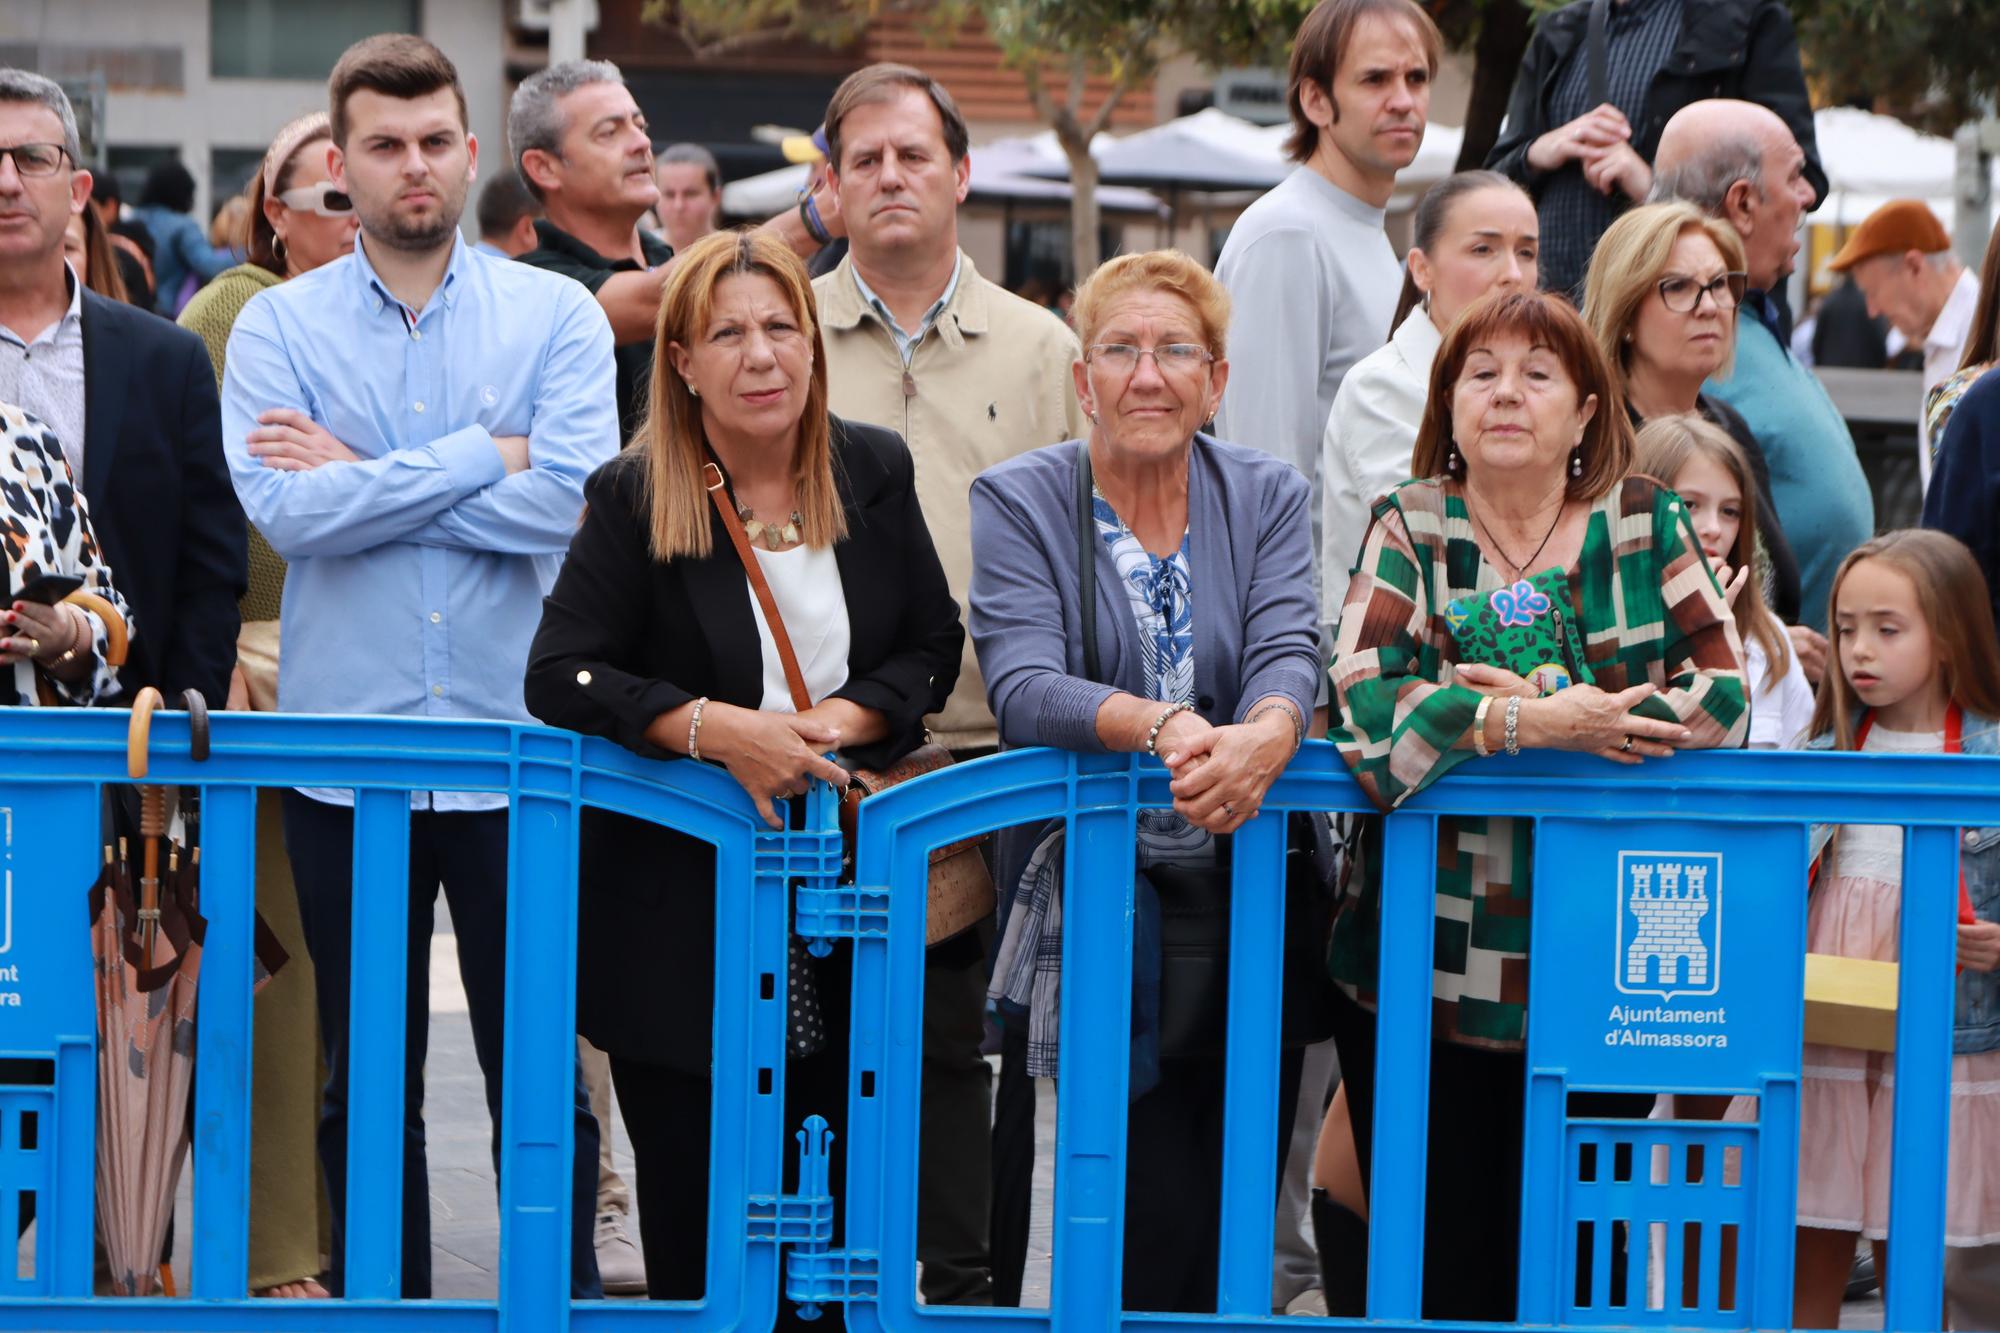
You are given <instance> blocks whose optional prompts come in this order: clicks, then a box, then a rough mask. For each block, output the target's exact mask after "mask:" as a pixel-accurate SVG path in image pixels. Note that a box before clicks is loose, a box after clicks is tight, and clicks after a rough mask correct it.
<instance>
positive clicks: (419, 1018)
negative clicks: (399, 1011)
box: [285, 791, 603, 1300]
mask: <svg viewBox="0 0 2000 1333" xmlns="http://www.w3.org/2000/svg"><path fill="white" fill-rule="evenodd" d="M285 845H286V848H287V850H288V851H289V852H290V853H291V858H292V876H293V879H294V880H295V881H296V883H297V885H298V893H299V915H300V917H301V918H302V921H303V924H304V927H305V938H306V951H307V952H308V953H310V954H311V955H312V960H313V971H314V974H315V982H316V991H317V998H318V1001H319V1030H320V1041H321V1044H322V1045H323V1047H324V1048H325V1052H326V1063H327V1070H328V1074H327V1082H326V1089H325V1093H324V1096H323V1099H322V1101H321V1105H320V1119H319V1159H320V1164H321V1166H322V1167H323V1168H324V1169H325V1172H326V1189H327V1199H328V1203H329V1204H330V1205H331V1211H332V1214H333V1255H332V1266H331V1268H330V1269H329V1270H328V1273H327V1288H328V1290H330V1291H332V1292H333V1293H334V1294H335V1295H340V1294H341V1293H342V1289H343V1285H344V1278H345V1273H344V1253H345V1241H346V1210H347V1071H348V1059H349V1053H350V1046H349V1038H350V1033H349V1031H348V1012H347V1011H348V997H349V989H350V986H351V985H352V973H353V921H354V917H353V897H354V892H353V889H354V886H353V878H354V811H353V810H351V809H349V808H347V807H345V806H338V805H328V804H326V803H325V802H322V801H315V800H312V799H311V798H310V797H306V796H302V795H300V794H299V793H298V792H295V791H288V792H286V793H285ZM440 885H442V886H443V889H444V894H445V901H446V902H447V903H448V904H449V905H450V908H451V919H452V928H453V929H454V931H456V933H457V944H458V974H459V978H460V980H461V981H462V982H463V983H464V986H465V1001H466V1008H467V1010H468V1011H469V1014H470V1017H471V1020H472V1045H473V1050H474V1052H475V1053H476V1054H477V1055H478V1057H479V1070H480V1073H481V1074H482V1075H483V1076H484V1077H485V1082H486V1109H487V1111H488V1113H489V1114H490V1115H491V1116H492V1119H493V1140H492V1149H493V1154H494V1175H495V1181H496V1184H497V1181H498V1176H499V1152H500V1075H501V1049H502V1047H501V1040H502V1021H503V1016H504V1013H505V997H506V959H507V812H506V811H504V810H482V811H458V812H447V813H439V812H434V811H428V810H418V811H412V812H411V815H410V920H409V953H408V959H409V964H408V968H409V972H408V977H409V986H408V1005H407V1008H406V1009H405V1026H404V1032H403V1043H404V1046H403V1051H404V1060H403V1288H402V1290H403V1296H404V1297H405V1298H406V1299H423V1298H427V1297H429V1296H430V1294H431V1210H430V1166H429V1159H428V1157H427V1155H426V1152H425V1149H424V1055H425V1052H426V1050H427V1049H428V1047H429V1044H430V953H431V928H432V925H433V922H434V919H435V913H436V904H437V893H438V888H439V886H440ZM572 1083H573V1085H574V1086H573V1088H572V1097H573V1100H574V1102H575V1105H576V1117H575V1119H576V1131H575V1133H576V1154H575V1160H574V1163H573V1166H572V1170H571V1205H572V1212H571V1220H570V1265H571V1266H570V1290H571V1295H572V1296H573V1297H575V1298H576V1299H578V1300H594V1299H596V1298H598V1297H599V1296H601V1295H602V1294H603V1290H602V1288H601V1287H600V1286H599V1284H598V1280H597V1252H596V1249H595V1244H594V1239H595V1238H594V1234H593V1225H592V1224H593V1221H594V1216H593V1213H594V1210H595V1207H596V1202H597V1121H596V1120H595V1119H594V1118H593V1117H592V1116H591V1114H590V1098H589V1094H588V1093H587V1092H586V1091H585V1089H584V1086H583V1080H582V1078H581V1077H580V1076H575V1075H573V1076H572Z"/></svg>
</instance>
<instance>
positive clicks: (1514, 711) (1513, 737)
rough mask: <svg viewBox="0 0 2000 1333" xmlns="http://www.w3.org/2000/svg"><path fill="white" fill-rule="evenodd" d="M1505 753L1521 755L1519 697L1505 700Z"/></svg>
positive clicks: (1515, 696)
mask: <svg viewBox="0 0 2000 1333" xmlns="http://www.w3.org/2000/svg"><path fill="white" fill-rule="evenodd" d="M1507 753H1508V754H1519V753H1521V696H1520V695H1518V694H1517V695H1514V696H1513V697H1512V698H1510V699H1508V700H1507Z"/></svg>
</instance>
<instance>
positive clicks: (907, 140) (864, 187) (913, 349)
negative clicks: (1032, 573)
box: [813, 64, 1084, 1305]
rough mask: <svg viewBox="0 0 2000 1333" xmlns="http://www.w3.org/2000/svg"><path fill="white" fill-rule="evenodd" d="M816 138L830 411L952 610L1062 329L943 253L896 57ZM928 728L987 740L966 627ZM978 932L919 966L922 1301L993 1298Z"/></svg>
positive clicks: (936, 132)
mask: <svg viewBox="0 0 2000 1333" xmlns="http://www.w3.org/2000/svg"><path fill="white" fill-rule="evenodd" d="M826 136H827V147H828V149H829V152H828V155H827V157H828V184H829V186H830V187H831V188H832V189H833V190H834V192H835V193H836V195H837V196H838V198H839V200H840V213H841V216H842V217H843V218H844V219H846V222H847V229H848V242H849V246H850V250H849V253H848V257H847V258H846V259H844V260H842V261H841V263H840V266H839V267H838V268H836V269H834V270H833V271H832V272H831V273H827V274H825V275H823V276H821V277H820V278H818V279H817V280H815V281H814V283H813V290H814V293H815V295H816V296H817V298H818V302H819V317H820V324H821V328H822V333H823V335H824V338H825V342H826V358H827V381H828V385H829V387H830V389H831V392H832V403H831V406H832V409H833V411H834V413H835V414H836V415H838V416H841V417H845V418H848V419H850V420H854V421H865V422H870V423H872V424H875V425H879V426H887V427H889V428H891V429H892V430H896V431H900V432H901V433H902V436H903V438H904V439H905V440H906V441H908V442H909V446H910V453H911V456H912V457H913V458H914V459H915V462H916V478H917V498H918V501H919V502H920V503H921V504H922V506H923V511H924V520H925V522H926V523H927V524H928V525H929V526H930V530H931V538H932V540H933V541H935V542H936V543H937V551H938V556H939V558H940V559H941V560H942V561H943V563H944V572H945V576H946V577H947V578H948V579H949V580H950V581H951V591H952V596H954V597H956V598H957V599H958V604H959V607H960V609H961V611H962V610H963V608H964V606H965V596H966V587H967V585H968V584H969V583H970V582H971V579H972V545H971V511H970V503H969V501H968V500H967V492H968V491H969V490H970V488H971V485H972V479H973V478H974V477H976V476H978V475H979V474H980V473H981V472H983V471H984V470H985V469H987V468H989V467H991V466H993V465H994V464H995V463H999V462H1001V461H1003V460H1005V459H1008V458H1011V457H1013V456H1014V455H1015V454H1018V453H1023V452H1025V451H1027V450H1029V449H1036V448H1040V447H1041V446H1042V445H1045V444H1055V443H1057V442H1058V441H1061V440H1071V439H1077V438H1079V437H1081V436H1082V435H1083V433H1084V422H1083V413H1082V411H1081V410H1080V409H1079V408H1078V407H1077V402H1076V391H1075V388H1074V387H1073V384H1072V380H1071V376H1070V366H1071V364H1072V363H1073V362H1074V361H1075V360H1076V357H1077V355H1078V349H1077V342H1076V337H1075V335H1074V334H1072V333H1071V332H1070V331H1069V329H1067V328H1066V327H1064V325H1063V323H1062V321H1061V320H1059V319H1057V318H1056V317H1055V316H1054V315H1052V314H1050V313H1049V312H1048V311H1046V310H1043V309H1041V308H1040V307H1039V306H1036V305H1033V304H1031V303H1030V302H1027V301H1024V300H1022V299H1021V298H1020V297H1018V296H1015V295H1013V294H1011V293H1010V292H1007V291H1006V290H1004V289H1002V288H1001V287H999V286H998V285H996V284H994V283H992V282H990V281H988V280H987V279H986V278H983V277H981V276H980V275H979V273H978V272H977V270H975V269H974V268H973V266H972V261H971V260H970V259H968V258H967V257H966V256H965V253H964V252H963V251H961V250H960V249H959V248H958V205H959V204H960V203H962V202H964V200H965V196H966V191H967V189H968V185H969V176H968V162H967V158H966V148H967V136H966V129H965V120H964V118H963V117H961V116H960V115H959V112H958V107H957V106H956V105H955V104H954V103H953V102H952V99H951V95H950V94H949V93H947V92H946V91H945V90H944V89H943V87H941V86H940V85H939V84H938V83H937V82H936V81H935V80H933V79H931V78H930V77H929V76H928V75H926V74H924V73H922V72H921V71H919V70H916V69H912V68H910V67H909V66H907V65H888V64H882V65H871V66H869V67H868V68H866V69H863V70H860V71H857V72H856V73H854V74H852V75H850V76H849V77H848V78H847V80H846V81H845V82H843V83H842V84H841V85H840V87H839V89H837V90H836V91H835V92H834V95H833V100H832V101H831V102H830V103H828V105H827V110H826ZM930 725H931V733H932V735H933V737H934V738H935V739H936V740H937V741H938V742H939V743H940V744H942V745H944V746H946V747H947V748H949V749H950V750H951V751H952V752H953V754H954V755H956V756H957V757H959V758H967V757H971V756H973V755H978V754H984V753H986V752H988V751H990V750H992V749H993V748H994V746H995V745H996V744H997V741H998V737H997V735H996V733H995V731H994V726H993V715H992V714H991V713H990V712H989V711H987V707H986V686H985V682H984V681H983V680H981V679H980V675H979V664H978V662H977V661H976V660H975V659H974V658H973V655H972V647H971V639H970V638H969V637H968V639H967V641H966V649H965V661H964V665H963V667H962V669H961V670H960V672H959V676H958V688H957V689H956V690H954V691H953V692H952V695H951V698H950V700H949V701H947V703H946V704H945V709H944V712H943V713H942V714H940V715H937V716H934V717H933V718H931V719H930ZM1003 887H1004V886H1003ZM989 934H990V927H989V928H988V929H982V930H975V931H968V932H966V933H965V934H963V935H961V936H959V937H958V938H957V939H955V940H948V941H946V942H944V943H942V944H939V945H938V946H936V947H935V948H933V949H932V950H931V951H930V954H929V955H928V957H927V958H926V967H925V982H924V1083H923V1125H924V1134H923V1144H922V1148H921V1153H922V1160H921V1163H920V1169H919V1186H918V1202H917V1257H918V1259H919V1260H920V1261H921V1263H922V1264H923V1283H922V1289H923V1296H924V1299H925V1300H926V1301H927V1302H929V1303H930V1304H933V1305H983V1304H989V1303H991V1301H992V1291H993V1283H992V1277H991V1251H990V1246H989V1242H988V1209H989V1197H990V1188H991V1186H990V1174H991V1167H990V1152H991V1138H990V1129H991V1120H990V1111H989V1107H990V1105H991V1101H990V1098H991V1089H990V1073H989V1070H988V1067H987V1064H986V1061H985V1060H984V1059H983V1058H982V1057H981V1056H980V1054H979V1045H980V1039H981V1036H982V1033H983V1028H984V1014H985V1003H986V966H985V963H986V957H985V955H986V940H987V936H988V935H989Z"/></svg>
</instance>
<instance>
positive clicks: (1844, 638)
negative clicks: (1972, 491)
mask: <svg viewBox="0 0 2000 1333" xmlns="http://www.w3.org/2000/svg"><path fill="white" fill-rule="evenodd" d="M1991 605H1992V604H1991V602H1990V601H1989V600H1988V597H1987V592H1986V581H1985V579H1984V577H1983V576H1982V575H1981V574H1980V571H1979V566H1978V565H1977V564H1976V563H1975V562H1974V560H1973V557H1972V554H1971V552H1969V551H1967V550H1966V548H1965V547H1964V546H1962V545H1960V544H1959V543H1958V542H1957V541H1956V540H1955V539H1953V538H1951V537H1948V536H1946V535H1944V534H1943V533H1939V532H1918V531H1905V532H1892V533H1889V534H1887V535H1885V536H1882V537H1877V538H1876V539H1875V540H1873V541H1871V542H1868V543H1866V544H1865V545H1863V546H1861V547H1860V548H1858V549H1857V550H1856V551H1855V552H1854V553H1853V554H1852V555H1850V556H1848V557H1847V560H1846V561H1845V562H1844V563H1843V564H1842V565H1841V567H1840V571H1839V573H1838V574H1837V575H1836V576H1835V578H1834V584H1833V598H1832V614H1831V615H1830V617H1829V620H1830V628H1831V629H1832V631H1833V651H1834V659H1835V660H1834V663H1833V669H1832V670H1830V671H1829V672H1828V673H1827V676H1826V680H1825V681H1824V682H1823V683H1822V684H1821V686H1820V691H1819V699H1818V703H1817V706H1816V707H1815V709H1814V714H1813V725H1812V732H1813V735H1814V737H1815V738H1816V739H1815V740H1814V741H1813V744H1812V748H1816V749H1826V748H1832V749H1841V750H1867V751H1870V752H1874V753H1903V754H1937V753H1940V752H1946V753H1949V752H1953V751H1962V752H1963V753H1966V754H1986V755H1991V754H1995V753H2000V723H1996V721H1995V719H1996V718H2000V645H1996V642H1995V635H1994V626H1993V615H1992V611H1991ZM1902 856H1903V830H1902V829H1901V828H1898V827H1896V826H1894V825H1875V824H1868V825H1852V824H1850V825H1845V826H1843V827H1841V828H1840V829H1839V830H1837V832H1836V833H1835V835H1834V838H1833V840H1832V842H1831V844H1830V845H1829V847H1828V850H1827V852H1826V854H1825V861H1824V864H1823V866H1822V872H1821V878H1820V882H1819V884H1818V887H1817V888H1816V890H1815V891H1814V894H1813V900H1812V907H1811V909H1810V912H1809V914H1808V917H1807V927H1806V935H1807V948H1808V949H1809V950H1811V951H1812V952H1813V953H1823V954H1840V955H1844V956H1846V957H1849V958H1873V959H1879V960H1882V961H1885V962H1893V961H1894V960H1895V958H1896V939H1897V928H1898V922H1899V917H1900V907H1901V900H1902ZM1960 867H1961V872H1962V884H1963V894H1962V895H1956V894H1955V896H1961V902H1962V903H1966V904H1969V905H1970V907H1971V909H1972V915H1973V916H1974V917H1975V918H1976V919H1974V920H1971V921H1965V920H1964V919H1963V916H1962V917H1961V924H1960V926H1959V940H1958V962H1959V980H1958V1006H1957V1014H1956V1019H1955V1024H1956V1026H1955V1029H1954V1034H1953V1047H1952V1049H1953V1052H1954V1054H1953V1057H1952V1095H1951V1159H1950V1160H1951V1167H1950V1175H1951V1179H1950V1189H1949V1203H1948V1205H1947V1211H1946V1218H1945V1243H1946V1244H1947V1245H1952V1246H1984V1245H1992V1244H1995V1243H2000V976H1996V973H1995V968H1996V966H2000V924H1996V919H2000V828H1991V829H1967V830H1965V834H1964V836H1963V838H1962V839H1961V850H1960ZM1923 887H1924V889H1925V891H1927V892H1928V891H1931V890H1933V889H1937V890H1939V891H1954V886H1931V885H1926V886H1923ZM1894 1066H1895V1059H1894V1057H1893V1056H1891V1055H1884V1054H1880V1053H1875V1052H1869V1051H1858V1050H1849V1049H1845V1048H1842V1047H1837V1046H1817V1045H1807V1047H1806V1048H1805V1077H1804V1080H1803V1083H1802V1085H1801V1088H1800V1097H1799V1230H1798V1250H1797V1270H1796V1279H1795V1287H1794V1292H1793V1327H1795V1328H1836V1327H1838V1326H1839V1323H1840V1304H1841V1295H1842V1292H1843V1290H1844V1288H1845V1287H1846V1285H1847V1276H1848V1269H1849V1267H1850V1265H1851V1264H1852V1263H1853V1260H1854V1246H1855V1237H1856V1233H1859V1234H1861V1235H1864V1236H1867V1237H1868V1238H1869V1239H1870V1240H1871V1241H1873V1242H1874V1243H1875V1249H1876V1263H1877V1269H1878V1271H1879V1272H1882V1273H1884V1274H1887V1273H1888V1271H1889V1270H1888V1267H1887V1255H1886V1253H1885V1244H1884V1242H1885V1239H1886V1237H1887V1236H1888V1224H1889V1158H1890V1130H1891V1118H1892V1103H1893V1101H1894V1098H1895V1092H1894V1078H1893V1073H1894Z"/></svg>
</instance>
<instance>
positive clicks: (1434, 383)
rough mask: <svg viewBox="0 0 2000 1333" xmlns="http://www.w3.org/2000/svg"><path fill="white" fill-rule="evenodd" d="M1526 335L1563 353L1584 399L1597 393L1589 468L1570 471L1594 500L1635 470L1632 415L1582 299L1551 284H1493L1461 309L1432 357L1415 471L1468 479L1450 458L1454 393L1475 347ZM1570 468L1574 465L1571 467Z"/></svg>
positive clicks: (1587, 449) (1573, 492) (1577, 496)
mask: <svg viewBox="0 0 2000 1333" xmlns="http://www.w3.org/2000/svg"><path fill="white" fill-rule="evenodd" d="M1510 337H1511V338H1525V339H1527V341H1528V344H1529V345H1530V346H1532V347H1546V348H1548V349H1549V350H1550V351H1552V352H1554V353H1555V354H1556V358H1557V359H1558V360H1560V361H1561V362H1562V364H1563V369H1564V371H1565V372H1567V373H1568V375H1569V377H1570V381H1571V382H1572V383H1574V384H1575V385H1576V401H1577V402H1578V403H1579V404H1581V403H1582V402H1583V400H1584V399H1585V398H1587V397H1589V396H1590V395H1591V394H1596V395H1597V411H1596V412H1595V413H1593V414H1592V416H1591V418H1590V420H1589V422H1588V423H1586V424H1585V426H1584V428H1583V441H1582V444H1581V446H1580V447H1581V449H1582V453H1583V473H1582V475H1581V476H1573V477H1567V481H1568V483H1569V485H1568V494H1569V498H1570V499H1572V500H1595V499H1597V498H1598V497H1599V496H1602V495H1604V494H1605V493H1606V492H1608V491H1609V490H1610V489H1611V488H1612V487H1613V486H1616V485H1617V484H1618V483H1619V482H1621V481H1623V480H1625V476H1626V474H1627V473H1629V472H1630V471H1631V470H1632V423H1631V421H1630V420H1629V419H1627V417H1626V415H1625V391H1624V390H1623V389H1622V388H1620V387H1619V384H1618V380H1617V378H1616V377H1615V376H1613V375H1612V374H1611V371H1610V369H1609V368H1608V367H1607V366H1606V365H1605V361H1604V354H1603V353H1602V352H1600V351H1598V350H1597V341H1596V340H1595V339H1594V338H1592V337H1591V336H1590V329H1589V327H1588V326H1587V325H1585V324H1584V322H1583V316H1581V315H1579V314H1577V313H1576V309H1575V307H1573V306H1571V305H1570V303H1569V302H1567V301H1565V300H1563V299H1562V298H1561V297H1560V296H1551V295H1549V294H1548V293H1547V292H1491V293H1489V294H1487V295H1485V296H1482V297H1480V298H1479V300H1477V301H1475V302H1474V303H1473V304H1472V306H1471V307H1470V308H1468V309H1467V310H1466V312H1465V313H1464V314H1462V315H1460V316H1459V317H1458V322H1457V323H1455V324H1453V325H1452V327H1451V332H1450V333H1447V334H1446V335H1445V339H1444V346H1442V347H1440V348H1439V349H1438V354H1437V360H1436V361H1433V362H1432V363H1431V383H1430V391H1429V393H1428V394H1427V396H1426V397H1425V399H1424V419H1423V423H1422V424H1421V425H1419V426H1418V427H1417V447H1416V449H1415V451H1414V452H1413V453H1412V455H1411V457H1410V475H1411V476H1413V477H1445V476H1449V477H1452V478H1453V479H1455V480H1460V481H1462V480H1464V478H1463V477H1462V476H1460V475H1459V473H1458V472H1454V471H1453V470H1452V469H1451V468H1449V467H1447V466H1446V464H1447V463H1448V461H1449V460H1450V457H1451V453H1452V434H1451V399H1452V390H1453V389H1455V388H1457V386H1458V377H1459V373H1460V372H1461V371H1463V370H1464V369H1465V362H1466V358H1467V357H1469V356H1471V355H1472V349H1473V348H1475V347H1478V346H1481V345H1483V344H1485V343H1487V342H1490V341H1492V340H1493V339H1495V338H1510ZM1460 468H1461V470H1462V469H1463V464H1462V463H1461V465H1460ZM1564 471H1565V473H1567V471H1568V469H1567V468H1565V469H1564Z"/></svg>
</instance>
